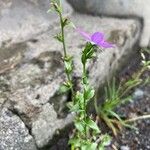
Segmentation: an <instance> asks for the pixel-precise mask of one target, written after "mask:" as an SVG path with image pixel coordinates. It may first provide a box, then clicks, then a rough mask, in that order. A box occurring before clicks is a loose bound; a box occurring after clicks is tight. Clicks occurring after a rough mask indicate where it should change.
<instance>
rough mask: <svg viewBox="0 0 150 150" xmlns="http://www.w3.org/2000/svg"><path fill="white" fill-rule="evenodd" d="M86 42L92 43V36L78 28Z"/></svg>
mask: <svg viewBox="0 0 150 150" xmlns="http://www.w3.org/2000/svg"><path fill="white" fill-rule="evenodd" d="M76 30H77V31H78V32H79V33H80V34H81V35H82V36H83V37H84V38H85V39H86V40H88V41H91V36H90V34H88V33H86V32H84V31H83V30H82V29H79V28H77V29H76Z"/></svg>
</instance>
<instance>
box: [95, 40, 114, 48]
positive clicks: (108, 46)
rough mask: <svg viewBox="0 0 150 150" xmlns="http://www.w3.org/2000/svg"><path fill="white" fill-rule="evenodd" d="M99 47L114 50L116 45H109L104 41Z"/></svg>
mask: <svg viewBox="0 0 150 150" xmlns="http://www.w3.org/2000/svg"><path fill="white" fill-rule="evenodd" d="M98 46H101V47H103V48H112V47H115V45H114V44H111V43H108V42H106V41H102V42H100V43H98Z"/></svg>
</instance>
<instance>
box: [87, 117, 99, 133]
mask: <svg viewBox="0 0 150 150" xmlns="http://www.w3.org/2000/svg"><path fill="white" fill-rule="evenodd" d="M86 124H87V126H89V127H90V128H91V129H93V130H95V131H96V132H97V133H100V130H99V128H98V126H97V124H96V123H95V122H94V121H93V120H91V119H90V118H87V120H86Z"/></svg>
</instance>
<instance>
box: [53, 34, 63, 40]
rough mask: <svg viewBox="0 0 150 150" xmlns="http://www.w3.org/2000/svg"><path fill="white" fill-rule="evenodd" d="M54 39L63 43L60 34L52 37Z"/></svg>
mask: <svg viewBox="0 0 150 150" xmlns="http://www.w3.org/2000/svg"><path fill="white" fill-rule="evenodd" d="M54 38H55V39H57V40H58V41H59V42H63V37H62V34H61V33H58V34H57V35H56V36H54Z"/></svg>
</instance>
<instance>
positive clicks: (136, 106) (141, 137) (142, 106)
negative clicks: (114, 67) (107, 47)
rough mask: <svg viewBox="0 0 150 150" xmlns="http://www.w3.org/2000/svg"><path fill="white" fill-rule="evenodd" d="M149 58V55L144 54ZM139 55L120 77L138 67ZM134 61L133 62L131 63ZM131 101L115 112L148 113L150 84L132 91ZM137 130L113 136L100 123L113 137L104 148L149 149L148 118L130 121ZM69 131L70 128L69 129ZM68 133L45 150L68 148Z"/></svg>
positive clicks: (118, 149)
mask: <svg viewBox="0 0 150 150" xmlns="http://www.w3.org/2000/svg"><path fill="white" fill-rule="evenodd" d="M146 56H147V58H148V59H150V55H149V54H147V55H146ZM140 61H141V60H140V57H138V59H137V60H136V61H135V60H133V61H131V62H130V63H129V65H128V66H127V67H126V68H125V69H124V70H123V71H122V72H121V74H120V77H123V78H124V77H127V78H128V77H129V76H130V75H131V74H132V73H133V72H135V71H136V70H137V69H139V68H140ZM133 62H134V63H133ZM148 77H149V72H145V73H144V74H143V79H146V78H148ZM131 95H132V96H133V99H132V101H130V102H129V103H128V104H125V105H122V106H121V107H119V108H118V109H117V112H119V113H120V114H123V116H125V117H126V118H132V117H137V116H142V115H148V114H150V85H148V84H146V85H144V86H143V85H141V86H138V87H136V88H135V89H134V90H133V91H132V92H131ZM132 125H133V126H135V127H136V128H137V129H138V130H133V129H128V128H124V129H123V131H122V132H121V133H119V134H118V136H117V137H114V136H113V135H112V133H111V131H110V130H109V129H108V128H107V127H106V126H105V125H104V123H102V124H101V128H102V131H103V132H106V133H110V134H111V135H112V137H113V140H112V143H111V145H109V146H108V147H107V148H106V150H150V118H148V119H143V120H138V121H135V122H132ZM70 131H71V130H70ZM68 139H69V138H68V135H65V134H64V135H63V136H62V137H61V138H59V140H58V141H57V142H56V143H55V144H54V145H53V146H51V147H50V148H48V149H47V150H69V147H68V144H67V143H68Z"/></svg>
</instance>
